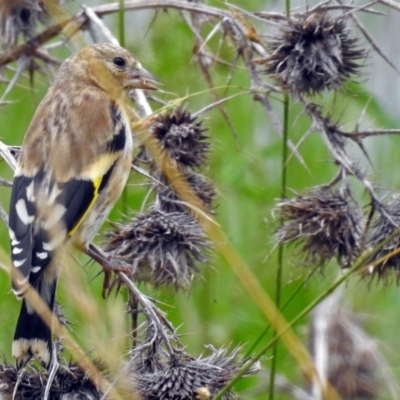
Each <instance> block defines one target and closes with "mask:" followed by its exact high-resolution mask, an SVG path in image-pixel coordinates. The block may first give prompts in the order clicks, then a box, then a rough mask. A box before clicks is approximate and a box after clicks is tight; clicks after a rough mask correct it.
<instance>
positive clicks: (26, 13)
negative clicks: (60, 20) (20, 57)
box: [0, 0, 47, 48]
mask: <svg viewBox="0 0 400 400" xmlns="http://www.w3.org/2000/svg"><path fill="white" fill-rule="evenodd" d="M46 17H47V13H46V10H45V8H44V6H43V1H41V0H7V1H2V2H1V3H0V32H1V41H2V44H3V47H5V48H8V47H10V46H13V45H15V44H16V43H17V41H18V38H19V37H20V36H23V37H25V38H31V37H32V36H33V35H34V33H35V32H36V27H37V24H38V23H39V22H43V21H44V20H45V19H46Z"/></svg>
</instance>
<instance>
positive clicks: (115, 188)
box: [9, 43, 159, 369]
mask: <svg viewBox="0 0 400 400" xmlns="http://www.w3.org/2000/svg"><path fill="white" fill-rule="evenodd" d="M158 83H159V81H158V79H157V78H155V77H154V76H153V75H152V74H151V73H150V72H148V71H147V70H146V69H144V68H143V67H142V65H141V64H140V62H139V61H138V60H137V59H136V58H135V56H134V55H133V54H131V53H130V52H129V51H128V50H126V49H124V48H122V47H119V46H117V45H115V44H110V43H101V44H94V45H91V46H87V47H84V48H82V49H81V50H80V51H78V52H77V53H76V54H74V55H72V56H71V57H69V58H67V59H66V60H65V61H64V62H63V63H62V64H61V66H60V68H59V70H58V72H57V74H56V77H55V79H54V82H53V84H52V85H51V86H50V88H49V90H48V91H47V93H46V95H45V97H44V98H43V99H42V101H41V102H40V104H39V106H38V107H37V109H36V111H35V113H34V116H33V118H32V120H31V123H30V125H29V127H28V129H27V131H26V134H25V137H24V139H23V143H22V146H21V152H20V155H19V158H18V163H17V166H16V170H15V174H14V180H13V187H12V191H11V199H10V212H9V236H10V242H11V259H12V268H11V272H12V274H11V276H12V289H13V292H14V294H15V295H16V296H17V298H19V299H22V305H21V311H20V314H19V318H18V321H17V325H16V330H15V335H14V340H13V343H12V355H13V357H14V358H15V360H16V365H17V368H18V369H21V368H23V367H24V366H25V365H26V364H27V363H28V361H29V360H30V359H31V358H32V357H34V358H35V359H36V360H38V361H39V362H40V363H41V364H42V365H43V366H44V367H45V368H47V369H48V368H50V365H51V361H52V359H53V356H52V341H51V328H50V327H49V326H48V325H46V323H45V322H44V321H43V320H42V319H41V317H40V316H39V315H38V314H37V313H36V312H35V310H34V308H33V307H32V305H31V304H30V303H29V302H28V301H27V299H26V294H27V293H28V291H29V290H31V288H34V289H35V290H36V291H37V292H38V294H39V296H40V298H41V299H42V300H43V302H44V303H45V304H46V305H47V306H48V307H49V309H50V310H53V307H54V304H55V291H56V285H57V280H58V275H59V272H60V260H58V257H57V255H58V254H59V255H60V254H61V251H62V249H64V248H68V249H69V248H70V246H72V247H75V248H77V249H79V250H81V251H83V252H85V253H87V254H89V255H91V256H92V258H94V259H95V260H96V261H99V262H100V263H101V262H102V261H104V263H103V264H102V266H103V268H105V267H107V266H109V267H110V268H112V267H113V265H112V263H108V264H107V260H105V259H104V258H102V255H101V254H99V252H98V251H96V250H95V249H94V248H93V247H91V244H90V243H91V240H92V239H93V237H94V236H95V234H96V232H97V230H98V229H99V228H100V227H101V225H102V224H103V222H104V220H105V219H106V218H107V216H108V214H109V212H110V211H111V209H112V207H113V205H114V204H115V202H116V201H117V200H118V198H119V197H120V195H121V193H122V191H123V189H124V187H125V184H126V181H127V179H128V176H129V173H130V169H131V163H132V149H133V138H132V132H131V128H130V122H129V116H128V114H129V113H128V112H127V111H126V110H127V109H126V105H125V104H126V103H125V100H124V99H125V98H126V97H124V96H126V95H127V93H128V92H129V91H130V90H131V89H145V90H156V89H157V84H158Z"/></svg>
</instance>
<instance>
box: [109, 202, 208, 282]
mask: <svg viewBox="0 0 400 400" xmlns="http://www.w3.org/2000/svg"><path fill="white" fill-rule="evenodd" d="M107 240H108V243H107V244H106V251H107V252H109V253H110V254H111V255H112V256H113V257H117V258H119V259H121V260H122V261H124V262H126V263H128V264H130V265H132V277H133V279H135V280H138V281H144V282H150V283H152V284H154V285H161V284H173V285H175V287H176V288H185V287H187V286H188V284H189V283H190V281H191V279H192V276H193V273H194V272H198V268H197V267H196V264H197V263H203V262H205V261H206V253H207V250H208V248H209V246H210V243H209V242H208V240H207V238H206V235H205V233H204V231H203V229H202V227H201V226H200V225H199V224H198V223H197V222H196V221H195V220H194V218H192V217H191V216H189V215H187V214H184V213H180V212H172V213H167V212H164V211H161V210H159V209H152V210H150V211H149V212H148V213H147V214H140V215H137V216H136V217H135V218H134V219H133V221H132V222H131V223H130V224H128V225H121V226H119V227H117V229H116V230H115V231H114V232H108V233H107Z"/></svg>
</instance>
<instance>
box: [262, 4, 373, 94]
mask: <svg viewBox="0 0 400 400" xmlns="http://www.w3.org/2000/svg"><path fill="white" fill-rule="evenodd" d="M268 47H269V50H270V55H269V56H268V57H267V58H266V59H265V60H264V62H265V71H266V73H267V74H269V75H271V76H272V77H273V78H274V79H275V80H276V82H277V83H278V84H279V85H280V86H282V88H283V89H284V90H287V91H289V92H290V93H292V94H293V95H299V94H307V95H309V94H315V93H318V92H321V91H323V90H326V89H337V88H339V87H340V86H341V85H342V84H343V82H345V81H346V80H348V79H349V78H350V77H352V76H357V75H358V74H359V68H360V65H361V61H362V60H364V59H365V57H366V51H365V50H364V49H363V48H361V47H360V46H359V44H358V40H357V39H355V38H352V37H351V36H350V28H349V27H348V25H347V19H346V18H345V17H343V16H339V17H332V16H329V15H328V14H327V13H326V12H325V11H318V10H314V11H313V12H311V13H309V12H306V13H304V14H295V15H293V16H292V17H291V18H289V19H286V20H282V22H280V34H278V35H276V36H275V37H274V38H273V39H272V40H271V41H270V43H269V44H268Z"/></svg>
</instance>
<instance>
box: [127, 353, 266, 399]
mask: <svg viewBox="0 0 400 400" xmlns="http://www.w3.org/2000/svg"><path fill="white" fill-rule="evenodd" d="M209 350H210V351H211V354H210V355H209V356H208V357H203V358H202V357H199V358H194V357H191V356H189V355H188V354H186V353H185V352H183V351H179V352H175V353H173V354H172V355H167V354H165V355H164V356H163V358H162V359H159V358H158V359H157V362H156V363H154V362H153V363H146V366H147V368H144V364H143V359H144V357H143V354H139V353H137V354H134V356H133V357H132V361H131V370H132V374H131V376H132V383H133V386H134V387H135V389H136V390H138V391H139V393H140V394H141V396H142V398H143V399H144V400H156V399H159V400H186V399H193V400H194V399H203V398H206V399H211V398H213V397H214V396H215V394H216V393H218V391H220V390H221V389H222V388H223V387H224V386H225V385H226V384H227V383H228V382H229V381H230V380H231V379H232V378H233V376H234V375H235V374H236V373H237V372H238V370H239V369H240V367H241V366H242V365H243V364H244V363H245V362H246V360H242V361H236V359H237V354H238V351H239V348H236V349H234V350H233V351H232V352H231V353H230V354H228V352H227V351H226V350H225V349H222V350H217V349H215V348H213V347H212V346H209ZM150 358H151V357H150ZM145 359H146V360H148V359H149V357H148V355H147V356H146V357H145ZM149 365H151V366H152V367H151V368H149V367H148V366H149ZM154 366H155V368H154ZM258 369H259V366H258V364H256V365H255V366H253V367H252V368H251V369H250V370H249V371H248V372H247V374H246V375H245V376H248V375H252V374H254V373H256V372H257V371H258ZM202 395H203V397H201V396H202ZM204 396H205V397H204ZM223 398H224V399H232V398H234V396H233V393H231V392H228V393H227V394H226V395H225V396H224V397H223Z"/></svg>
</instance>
